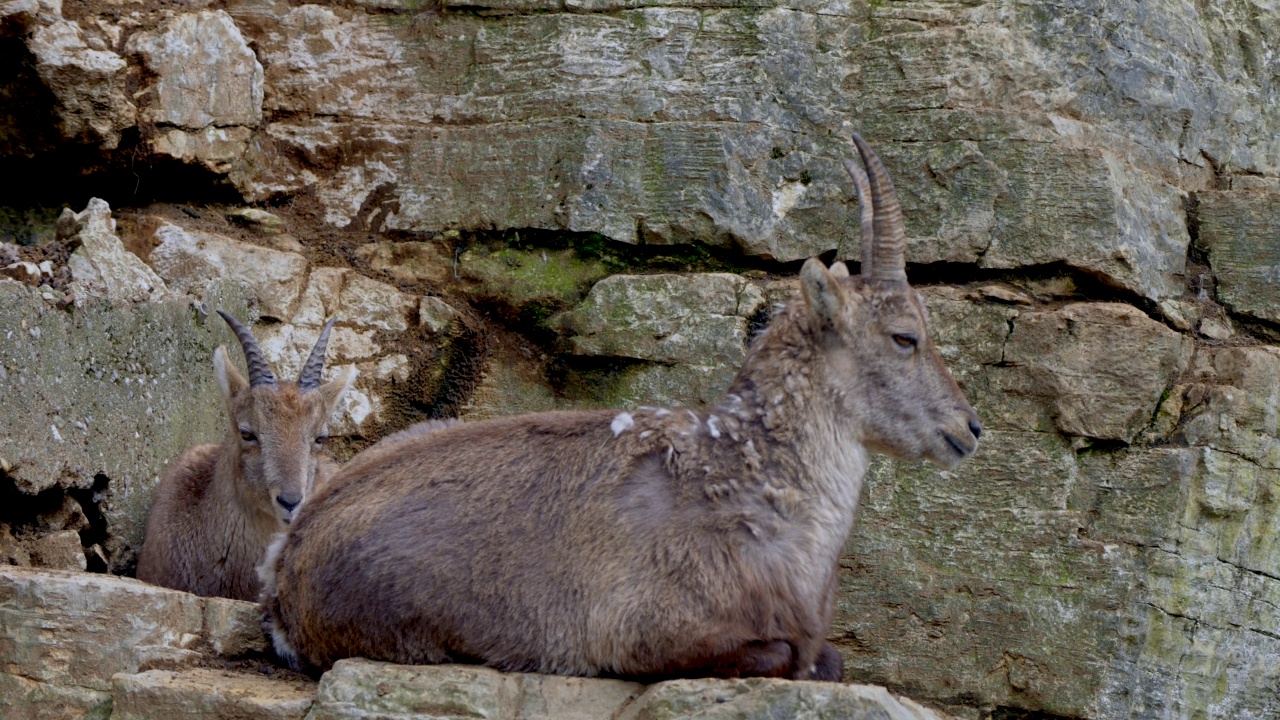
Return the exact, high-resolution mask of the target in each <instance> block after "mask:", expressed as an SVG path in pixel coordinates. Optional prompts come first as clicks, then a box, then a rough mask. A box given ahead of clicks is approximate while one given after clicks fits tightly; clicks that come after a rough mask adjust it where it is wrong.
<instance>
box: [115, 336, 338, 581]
mask: <svg viewBox="0 0 1280 720" xmlns="http://www.w3.org/2000/svg"><path fill="white" fill-rule="evenodd" d="M218 314H220V315H222V317H223V318H224V319H225V320H226V321H227V324H228V325H230V326H231V329H232V330H233V331H234V332H235V334H236V337H237V338H238V339H239V340H240V346H241V347H242V348H243V349H244V356H245V361H246V363H247V364H248V367H249V379H248V380H247V381H246V380H245V379H244V377H243V376H242V375H240V372H239V371H238V370H236V368H235V366H234V365H232V364H231V361H230V360H229V359H228V358H227V349H226V347H222V346H220V347H219V348H218V349H217V350H216V351H214V354H213V369H214V374H215V376H216V378H217V380H218V387H219V388H220V389H221V390H222V398H223V400H224V401H225V402H226V407H227V414H228V416H229V419H230V424H229V426H228V428H227V435H226V437H225V438H224V439H223V441H222V444H220V445H197V446H195V447H193V448H190V449H189V450H187V451H186V452H184V453H183V454H182V455H180V456H178V458H177V459H175V460H174V461H173V462H172V463H171V464H170V465H169V468H168V470H166V471H165V474H164V477H163V478H161V480H160V485H159V486H158V487H157V488H156V497H155V502H154V504H153V505H152V506H151V513H150V515H149V516H148V517H147V527H146V537H145V538H144V542H143V546H142V552H141V554H140V556H139V558H138V579H139V580H145V581H146V582H149V583H153V584H156V585H163V586H165V587H170V588H175V589H177V590H186V591H188V592H192V593H195V594H197V595H207V596H221V597H229V598H236V599H240V600H253V599H256V598H257V596H258V592H259V590H260V589H261V588H260V584H259V581H258V576H257V573H256V572H255V568H256V567H257V565H258V564H259V563H260V562H261V561H262V554H263V551H264V550H265V549H266V547H267V544H268V543H269V542H270V541H271V538H272V536H273V535H275V534H276V533H278V532H280V531H282V530H284V529H285V527H286V526H287V524H288V523H289V522H290V521H291V520H293V518H294V516H295V515H296V514H297V512H298V507H299V506H300V505H301V503H302V502H303V500H305V499H306V498H307V496H308V495H309V494H310V493H311V490H312V487H313V485H314V484H315V483H316V482H317V480H321V481H322V480H324V479H325V478H326V477H327V475H328V474H330V473H331V472H332V469H333V464H332V460H330V458H329V457H328V455H327V454H326V452H325V451H324V449H323V447H322V445H323V443H324V441H325V439H326V438H327V437H328V433H327V424H328V419H329V415H330V414H332V412H333V409H334V406H335V405H337V403H338V399H339V398H341V397H342V394H343V392H345V391H346V389H347V387H348V386H350V384H351V381H352V380H353V379H354V378H355V368H354V367H351V368H348V369H347V371H346V372H345V373H343V374H342V376H341V377H339V378H338V379H336V380H333V381H331V382H328V383H324V384H321V382H320V374H321V372H322V371H323V369H324V351H325V345H327V344H328V341H329V332H330V330H331V329H332V328H333V321H332V320H330V321H329V322H328V323H326V324H325V326H324V329H323V330H322V331H321V332H320V338H319V339H318V340H317V341H316V344H315V347H314V348H313V349H312V350H311V356H310V357H309V358H308V359H307V362H306V364H305V365H304V366H303V368H302V373H301V374H300V375H299V377H298V382H297V383H291V382H277V381H276V377H275V375H274V374H273V373H272V372H271V367H270V366H269V365H268V364H267V361H266V359H265V358H263V356H262V350H261V349H259V347H258V343H257V341H256V340H254V338H253V335H252V334H251V333H250V332H249V329H248V328H246V327H244V326H243V325H241V324H240V323H239V322H237V321H236V319H235V318H233V317H231V316H230V315H228V314H227V313H225V312H222V311H218Z"/></svg>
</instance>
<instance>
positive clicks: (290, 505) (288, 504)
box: [276, 495, 302, 513]
mask: <svg viewBox="0 0 1280 720" xmlns="http://www.w3.org/2000/svg"><path fill="white" fill-rule="evenodd" d="M276 502H277V503H279V504H280V507H282V508H284V510H285V512H290V513H291V512H293V509H294V508H296V507H298V503H300V502H302V499H301V498H299V499H297V500H288V499H286V498H285V496H283V495H277V496H276Z"/></svg>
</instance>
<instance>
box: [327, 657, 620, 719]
mask: <svg viewBox="0 0 1280 720" xmlns="http://www.w3.org/2000/svg"><path fill="white" fill-rule="evenodd" d="M641 689H642V687H641V686H640V685H637V684H635V683H628V682H622V681H620V680H592V679H586V678H568V677H558V676H554V675H528V674H521V673H501V672H498V671H496V670H491V669H489V668H484V667H476V666H466V665H426V666H408V665H391V664H388V663H378V662H372V661H369V660H339V661H338V662H337V663H336V664H335V665H334V667H333V669H332V670H330V671H329V672H327V673H325V674H324V676H323V677H322V678H321V679H320V687H319V689H318V691H317V692H316V701H315V705H314V706H313V707H312V709H311V712H310V713H309V714H308V715H307V720H339V719H342V718H347V719H351V720H355V719H357V718H369V719H370V720H372V719H373V718H384V717H404V716H420V717H421V716H426V717H433V718H441V719H442V720H444V719H452V718H457V719H459V720H461V719H462V718H475V717H482V718H489V719H490V720H594V719H595V718H610V717H614V716H615V715H616V714H617V712H618V711H619V710H620V709H621V708H622V707H623V706H625V705H626V704H627V702H628V701H630V700H631V699H632V698H633V697H635V696H636V695H638V694H640V691H641Z"/></svg>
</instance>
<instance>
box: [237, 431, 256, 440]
mask: <svg viewBox="0 0 1280 720" xmlns="http://www.w3.org/2000/svg"><path fill="white" fill-rule="evenodd" d="M240 439H241V440H243V441H245V442H256V441H257V440H258V436H257V435H254V434H253V433H251V432H249V431H248V430H241V431H240Z"/></svg>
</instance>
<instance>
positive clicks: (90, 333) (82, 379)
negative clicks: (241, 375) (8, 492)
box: [0, 280, 244, 567]
mask: <svg viewBox="0 0 1280 720" xmlns="http://www.w3.org/2000/svg"><path fill="white" fill-rule="evenodd" d="M215 296H216V297H217V298H220V299H219V300H217V303H218V304H219V306H221V307H226V308H232V309H234V308H235V307H237V306H239V307H241V308H243V307H244V300H243V298H242V297H240V296H239V295H238V291H237V290H236V288H235V287H226V288H223V289H216V288H215ZM218 323H219V324H220V323H221V320H220V319H219V320H218ZM0 338H3V341H0V391H2V392H3V394H4V396H5V397H6V398H9V401H7V402H4V403H0V436H2V437H3V438H4V441H3V443H2V444H0V460H3V463H0V467H3V469H4V476H5V477H6V478H10V479H11V480H10V481H11V482H12V483H14V484H15V485H16V487H17V488H18V489H19V490H21V491H22V492H24V493H27V494H31V495H34V494H36V493H39V492H42V491H46V490H50V489H57V488H61V489H90V488H93V487H94V485H95V482H98V481H99V480H105V481H106V482H107V483H108V484H107V486H106V489H105V490H101V492H103V494H104V497H102V498H101V505H100V509H101V511H102V512H103V514H104V521H105V523H106V527H105V528H102V529H103V530H104V531H106V532H107V533H108V534H109V538H108V540H109V543H108V550H110V551H111V558H110V559H111V562H112V564H113V566H115V567H127V566H128V564H129V562H130V560H131V558H132V549H136V548H137V547H138V545H139V543H140V542H141V539H142V525H143V523H144V521H145V519H146V513H147V509H148V508H149V507H150V505H151V492H152V490H153V489H154V487H155V484H156V483H157V482H158V481H159V478H160V475H161V473H162V472H163V470H164V467H165V465H166V464H167V463H168V462H169V461H170V460H171V459H173V458H174V457H176V456H177V455H178V453H180V452H182V450H184V449H185V448H186V447H188V446H189V445H192V444H195V443H196V442H208V441H212V440H216V439H217V438H219V437H221V436H222V434H223V432H224V428H225V422H226V421H225V420H224V419H223V411H222V409H221V404H222V403H221V399H220V396H219V394H218V389H217V386H216V384H215V383H214V379H213V371H212V366H211V360H210V358H212V356H213V349H214V347H216V346H217V345H218V344H219V343H228V342H230V343H234V342H235V340H234V337H233V336H231V335H230V334H229V333H228V332H227V331H226V330H224V329H221V328H220V327H219V325H218V324H213V323H211V322H209V320H208V319H207V318H206V319H205V320H204V321H203V322H202V321H201V320H200V319H199V315H198V314H197V313H196V312H194V311H193V309H192V307H191V305H190V302H189V301H187V300H177V299H172V300H164V301H160V302H147V303H140V304H127V305H119V304H113V303H111V302H109V301H107V300H105V299H95V298H92V297H88V298H85V299H84V300H83V302H82V304H81V305H80V306H79V307H77V308H75V310H74V312H69V313H68V312H65V311H63V310H60V309H58V307H57V306H56V305H55V304H53V303H51V302H49V301H48V300H46V299H45V298H44V297H42V294H41V293H40V291H39V290H37V289H34V288H29V287H27V286H25V285H21V284H19V283H16V282H13V281H11V280H0ZM59 529H61V528H59Z"/></svg>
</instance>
